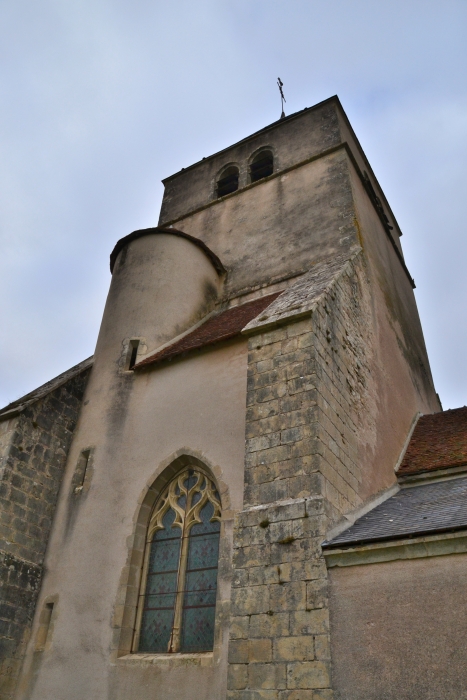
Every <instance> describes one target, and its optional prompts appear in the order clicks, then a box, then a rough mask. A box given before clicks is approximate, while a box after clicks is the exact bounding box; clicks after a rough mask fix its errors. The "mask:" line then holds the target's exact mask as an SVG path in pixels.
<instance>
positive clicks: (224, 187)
mask: <svg viewBox="0 0 467 700" xmlns="http://www.w3.org/2000/svg"><path fill="white" fill-rule="evenodd" d="M237 190H238V169H237V168H234V167H232V168H227V170H226V171H225V172H224V173H223V175H222V177H221V178H220V179H219V180H218V182H217V196H218V197H224V196H225V195H226V194H230V193H231V192H236V191H237Z"/></svg>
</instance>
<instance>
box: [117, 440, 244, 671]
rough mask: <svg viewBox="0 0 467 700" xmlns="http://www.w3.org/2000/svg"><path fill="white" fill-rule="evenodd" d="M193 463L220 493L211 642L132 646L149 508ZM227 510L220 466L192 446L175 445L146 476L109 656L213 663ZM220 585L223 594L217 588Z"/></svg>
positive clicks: (226, 579)
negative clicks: (183, 647) (186, 647)
mask: <svg viewBox="0 0 467 700" xmlns="http://www.w3.org/2000/svg"><path fill="white" fill-rule="evenodd" d="M190 466H192V467H195V468H199V469H202V470H203V471H205V472H207V473H208V474H209V475H210V477H211V479H212V481H213V482H214V484H215V486H216V488H217V491H218V493H219V495H220V499H221V506H222V519H221V531H220V538H219V567H218V579H217V593H216V619H215V628H214V648H213V651H208V652H198V653H192V652H177V653H166V654H161V653H154V654H151V653H147V652H142V653H141V652H137V651H134V644H135V636H136V624H137V613H138V601H139V596H140V588H141V580H142V575H143V565H144V554H145V548H146V536H147V529H148V525H149V521H150V518H151V514H152V512H153V508H154V505H155V503H156V501H157V500H158V499H159V496H160V495H161V493H162V491H163V490H164V488H165V487H166V486H167V485H168V484H169V483H170V481H172V479H173V478H174V477H176V476H177V474H179V473H180V472H182V471H184V470H185V469H187V467H190ZM232 522H233V521H232V511H231V510H230V496H229V490H228V487H227V485H226V484H225V483H224V481H223V480H222V478H221V470H220V469H219V468H218V467H214V466H213V465H211V464H210V463H209V461H208V460H206V459H205V457H204V455H200V454H198V453H197V452H194V451H192V450H180V451H178V452H177V453H176V454H174V455H173V456H172V458H170V459H168V460H166V461H164V463H163V464H162V465H161V466H160V468H159V469H158V470H157V472H156V474H154V476H153V477H152V478H151V479H150V480H149V481H148V482H147V486H146V488H145V490H144V491H143V493H142V495H141V498H140V500H139V505H138V509H137V511H136V513H135V518H134V530H133V537H132V538H131V541H132V542H131V546H130V548H129V551H128V559H127V565H126V566H125V567H124V570H123V572H122V575H121V578H120V585H119V590H118V594H117V604H116V605H115V608H114V615H113V622H112V627H113V641H112V649H111V658H112V660H113V661H114V662H116V661H117V660H118V661H119V662H123V663H131V662H137V663H140V662H147V663H149V664H153V663H159V662H160V663H162V664H163V665H167V663H169V664H170V665H174V666H176V665H180V664H182V665H183V664H184V663H185V662H188V663H193V661H194V662H195V663H197V664H200V665H205V664H206V663H208V664H209V665H211V664H212V663H214V664H215V663H218V662H219V660H220V658H221V657H222V653H223V652H222V647H223V646H224V643H225V639H224V636H225V635H224V633H223V629H222V626H223V623H224V622H225V621H224V619H223V617H224V616H223V613H222V608H223V602H224V601H222V605H220V602H221V601H220V597H221V596H222V595H223V597H224V598H225V597H226V596H225V592H226V587H227V589H230V583H231V580H230V579H231V572H230V567H226V566H225V564H223V561H225V559H229V560H230V559H231V552H230V550H231V547H232V543H231V541H230V540H231V537H230V536H229V535H230V534H231V533H230V529H231V526H232ZM226 524H228V530H229V535H227V531H226ZM223 591H225V592H224V594H223Z"/></svg>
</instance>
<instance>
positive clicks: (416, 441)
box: [397, 406, 467, 476]
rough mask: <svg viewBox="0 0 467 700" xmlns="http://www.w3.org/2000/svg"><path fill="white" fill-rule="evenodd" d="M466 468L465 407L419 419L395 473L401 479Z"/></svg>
mask: <svg viewBox="0 0 467 700" xmlns="http://www.w3.org/2000/svg"><path fill="white" fill-rule="evenodd" d="M464 464H465V465H467V406H464V407H463V408H455V409H453V410H451V411H442V412H441V413H433V414H431V415H427V416H421V418H420V419H419V421H418V423H417V425H416V426H415V430H414V431H413V434H412V437H411V440H410V443H409V446H408V448H407V451H406V453H405V456H404V459H403V460H402V463H401V466H400V468H399V470H398V472H397V473H398V475H400V476H404V475H409V474H417V473H419V472H428V471H433V470H436V469H446V468H448V467H460V466H462V465H464Z"/></svg>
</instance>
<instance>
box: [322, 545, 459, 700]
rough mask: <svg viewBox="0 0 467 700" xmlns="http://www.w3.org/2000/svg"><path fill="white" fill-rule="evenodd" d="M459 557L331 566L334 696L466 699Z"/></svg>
mask: <svg viewBox="0 0 467 700" xmlns="http://www.w3.org/2000/svg"><path fill="white" fill-rule="evenodd" d="M466 575H467V555H465V554H460V555H451V556H438V557H431V558H426V559H412V560H402V561H392V562H387V563H381V564H370V565H367V566H349V567H345V568H339V567H336V568H333V569H331V570H330V572H329V576H330V613H331V640H332V642H331V647H332V658H333V683H334V687H335V696H336V698H337V699H338V700H439V698H443V700H462V699H464V698H466V697H467V666H466V664H465V637H466V634H467V618H466V616H465V614H464V610H465V580H466Z"/></svg>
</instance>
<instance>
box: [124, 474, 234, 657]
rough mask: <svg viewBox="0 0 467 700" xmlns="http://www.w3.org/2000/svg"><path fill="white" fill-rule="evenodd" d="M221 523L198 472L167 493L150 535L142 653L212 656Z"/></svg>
mask: <svg viewBox="0 0 467 700" xmlns="http://www.w3.org/2000/svg"><path fill="white" fill-rule="evenodd" d="M220 520H221V503H220V497H219V494H218V492H217V490H216V487H215V485H214V483H213V481H212V479H211V478H210V477H209V475H208V474H207V473H205V472H204V471H203V470H201V469H200V468H198V467H196V468H189V469H185V470H184V471H183V472H182V473H181V474H179V475H178V476H176V477H175V478H174V479H173V480H172V481H171V482H170V483H169V484H168V486H167V487H166V488H165V489H164V491H163V492H162V494H161V496H160V497H159V499H158V501H157V502H156V505H155V508H154V511H153V514H152V516H151V519H150V522H149V527H148V532H147V541H146V552H145V564H144V570H143V577H142V578H143V585H142V588H141V590H140V604H139V635H138V636H139V639H138V643H137V650H138V651H139V652H146V653H167V652H201V651H210V650H212V648H213V643H214V618H215V606H216V590H217V566H218V556H219V534H220Z"/></svg>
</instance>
